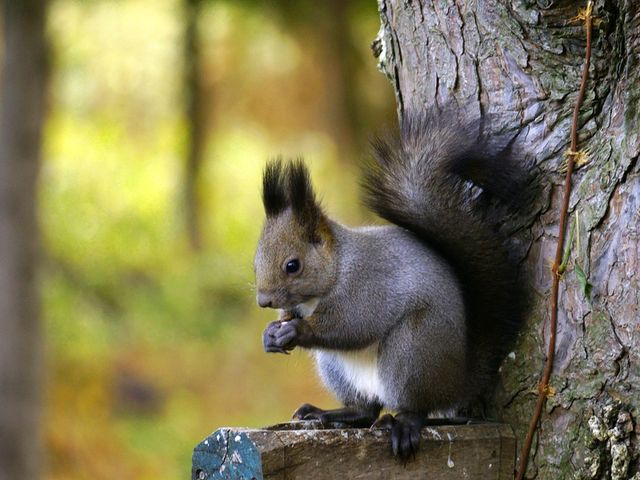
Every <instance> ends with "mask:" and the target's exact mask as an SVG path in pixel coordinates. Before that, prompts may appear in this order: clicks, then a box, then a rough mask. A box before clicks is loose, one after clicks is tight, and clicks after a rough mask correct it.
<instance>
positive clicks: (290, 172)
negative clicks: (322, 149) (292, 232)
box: [286, 158, 324, 242]
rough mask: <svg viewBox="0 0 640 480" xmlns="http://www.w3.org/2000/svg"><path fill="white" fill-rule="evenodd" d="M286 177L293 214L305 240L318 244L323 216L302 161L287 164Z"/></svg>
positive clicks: (307, 171)
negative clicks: (304, 235) (303, 231)
mask: <svg viewBox="0 0 640 480" xmlns="http://www.w3.org/2000/svg"><path fill="white" fill-rule="evenodd" d="M286 176H287V180H288V183H289V185H288V187H289V198H290V200H291V209H292V210H293V214H294V216H295V217H296V219H297V220H298V223H299V224H300V225H301V226H302V227H303V228H304V230H305V232H306V235H307V238H309V239H310V240H311V241H313V242H319V241H320V237H319V231H320V224H321V222H322V219H323V217H324V215H323V213H322V208H321V207H320V204H319V203H318V201H317V200H316V196H315V194H314V192H313V187H312V185H311V177H310V175H309V170H308V169H307V166H306V165H305V164H304V162H303V161H302V159H300V158H298V159H296V160H292V161H290V162H289V163H288V164H287V174H286Z"/></svg>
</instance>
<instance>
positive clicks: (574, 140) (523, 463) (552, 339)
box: [515, 0, 593, 480]
mask: <svg viewBox="0 0 640 480" xmlns="http://www.w3.org/2000/svg"><path fill="white" fill-rule="evenodd" d="M592 8H593V5H592V2H591V0H589V2H588V3H587V8H586V10H585V11H584V13H583V14H581V15H579V17H578V18H579V19H580V20H584V22H585V27H586V30H587V47H586V52H585V60H584V65H583V68H582V79H581V81H580V91H579V92H578V98H577V99H576V105H575V108H574V109H573V121H572V124H571V147H570V149H569V152H568V155H567V173H566V176H565V181H564V197H563V201H562V209H561V211H560V228H559V232H558V244H557V246H556V257H555V260H554V262H553V266H552V268H551V271H552V274H553V284H552V287H551V319H550V322H549V348H548V351H547V361H546V363H545V366H544V372H543V374H542V380H541V381H540V384H539V385H538V400H537V402H536V406H535V409H534V412H533V415H532V417H531V421H530V423H529V430H528V432H527V436H526V438H525V441H524V445H523V446H522V452H521V453H520V465H519V467H518V471H517V473H516V477H515V478H516V480H523V478H524V474H525V472H526V470H527V463H528V460H529V452H530V450H531V443H532V441H533V436H534V434H535V432H536V429H537V427H538V422H539V421H540V415H541V414H542V409H543V407H544V404H545V401H546V399H547V396H548V394H549V379H550V378H551V371H552V370H553V360H554V357H555V349H556V330H557V324H558V290H559V286H560V279H561V277H562V273H561V272H560V271H559V267H560V265H561V262H562V252H563V249H564V237H565V231H566V221H567V212H568V211H569V197H570V196H571V186H572V183H571V175H572V174H573V167H574V164H575V160H576V157H577V156H578V152H577V151H576V148H577V145H578V117H579V115H580V107H581V106H582V102H583V100H584V93H585V89H586V86H587V79H588V78H589V63H590V60H591V24H592V18H591V12H592Z"/></svg>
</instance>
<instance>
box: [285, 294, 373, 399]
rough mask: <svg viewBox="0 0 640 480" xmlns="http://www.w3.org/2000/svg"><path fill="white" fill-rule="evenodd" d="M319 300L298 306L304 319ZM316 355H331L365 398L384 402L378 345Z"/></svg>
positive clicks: (348, 379) (317, 352)
mask: <svg viewBox="0 0 640 480" xmlns="http://www.w3.org/2000/svg"><path fill="white" fill-rule="evenodd" d="M318 303H319V299H318V298H313V299H311V300H309V301H307V302H305V303H301V304H299V305H297V306H296V308H297V310H298V312H300V314H301V315H302V316H303V317H308V316H309V315H311V314H312V313H313V312H314V311H315V309H316V307H317V306H318ZM315 354H316V355H331V356H332V357H333V358H334V359H335V360H336V361H337V363H338V364H340V365H341V366H342V374H343V375H344V378H345V380H346V381H347V382H348V383H349V384H351V385H352V386H353V388H354V389H355V390H356V391H358V392H359V393H360V394H361V395H362V396H363V397H365V398H367V399H371V400H378V401H383V400H384V395H383V393H384V392H383V388H382V382H381V381H380V375H379V374H378V343H377V342H376V343H374V344H373V345H371V346H369V347H367V348H363V349H362V350H351V351H339V350H316V351H315Z"/></svg>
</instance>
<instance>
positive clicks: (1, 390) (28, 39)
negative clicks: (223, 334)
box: [0, 0, 46, 480]
mask: <svg viewBox="0 0 640 480" xmlns="http://www.w3.org/2000/svg"><path fill="white" fill-rule="evenodd" d="M45 10H46V2H45V1H44V0H22V1H20V2H18V1H15V0H4V1H3V17H4V58H3V65H2V87H1V88H2V90H1V96H2V97H1V102H2V103H1V109H2V111H1V113H0V479H3V480H4V479H24V478H39V466H40V463H41V459H42V457H41V452H40V448H39V428H38V424H39V420H40V395H39V393H40V370H41V369H40V360H41V358H40V357H41V355H40V353H41V348H40V343H41V338H40V337H41V334H40V323H39V318H38V299H37V294H36V286H35V265H36V256H37V243H38V242H37V239H38V232H37V225H36V179H37V173H38V165H39V163H40V162H39V159H40V137H41V127H42V114H43V104H44V89H45V76H46V75H45V70H46V68H45V67H46V62H45V58H46V44H45V39H44V19H45Z"/></svg>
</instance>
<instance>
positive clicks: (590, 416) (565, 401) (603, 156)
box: [376, 0, 640, 479]
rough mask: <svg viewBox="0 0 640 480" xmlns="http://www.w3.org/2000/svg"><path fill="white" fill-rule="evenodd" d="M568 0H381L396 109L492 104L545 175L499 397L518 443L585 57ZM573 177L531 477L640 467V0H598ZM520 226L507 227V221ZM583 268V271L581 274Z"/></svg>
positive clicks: (381, 42)
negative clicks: (520, 324)
mask: <svg viewBox="0 0 640 480" xmlns="http://www.w3.org/2000/svg"><path fill="white" fill-rule="evenodd" d="M585 6H586V0H585V1H584V2H574V1H571V0H536V1H533V0H529V1H525V0H513V1H512V0H491V1H490V0H455V1H453V2H445V1H433V2H422V1H399V0H379V9H380V14H381V22H382V26H381V30H380V34H379V36H378V38H377V40H376V43H377V45H376V51H377V52H378V53H379V56H378V59H379V66H380V68H381V70H382V71H383V72H384V73H385V74H386V75H387V76H388V77H389V79H390V80H391V82H392V84H393V86H394V89H395V94H396V99H397V104H398V112H399V114H402V113H403V112H404V111H407V110H409V111H410V110H416V109H421V108H424V107H425V106H428V105H433V104H438V105H443V104H445V103H447V102H450V101H456V102H458V103H460V104H463V105H468V107H469V108H470V111H472V112H474V113H482V114H491V115H492V117H493V118H494V120H495V124H494V125H493V127H494V128H496V129H497V130H501V131H509V130H511V131H514V132H519V133H518V135H517V142H518V143H519V144H520V145H522V146H523V148H524V149H525V151H526V152H527V157H528V158H527V159H525V160H526V161H531V162H532V163H533V164H535V166H534V167H532V168H535V169H536V170H537V171H539V172H540V175H539V178H540V181H541V182H542V184H543V185H544V187H545V188H544V194H543V195H542V198H541V201H540V202H539V205H537V214H536V215H535V216H534V217H533V218H532V219H531V222H530V224H526V225H520V227H524V228H522V229H520V231H519V232H518V233H517V234H514V239H515V241H516V242H519V244H520V245H521V247H522V256H523V260H524V261H525V263H526V265H528V267H529V272H530V273H529V275H530V276H531V281H532V283H533V285H534V290H535V292H536V302H535V308H534V309H533V312H532V314H531V315H530V318H529V319H528V322H527V325H526V328H525V329H524V331H523V333H522V334H521V335H520V338H519V341H518V344H517V346H516V348H515V352H514V353H515V357H514V356H513V355H511V356H510V357H509V358H507V359H506V360H505V362H504V364H503V367H502V380H503V382H502V383H503V385H502V387H501V389H500V393H499V395H498V397H499V398H498V407H499V409H500V410H501V414H502V416H503V418H504V419H505V420H507V421H508V422H510V423H511V424H512V425H513V426H514V428H515V431H516V437H517V438H518V439H519V441H520V442H522V440H523V439H524V436H525V433H526V429H527V424H528V422H529V417H530V414H531V411H532V409H533V405H534V403H535V398H536V394H537V382H538V380H539V378H540V375H541V372H542V369H543V364H544V360H545V352H546V350H547V338H548V331H547V330H546V328H545V324H546V322H547V320H548V317H549V290H550V286H551V271H550V265H551V262H552V259H553V256H554V250H555V244H556V240H557V236H558V221H559V214H558V212H559V207H560V202H561V197H562V192H561V191H562V182H563V175H562V173H561V172H560V170H561V164H562V162H563V154H564V152H565V151H566V150H567V148H568V145H569V131H570V124H571V113H572V109H573V107H574V104H575V99H576V96H577V93H578V88H579V82H580V74H581V72H580V70H581V67H582V64H583V61H584V50H585V32H584V28H583V24H582V22H580V21H573V22H572V21H571V19H573V18H574V17H576V15H577V14H578V11H579V9H580V8H584V7H585ZM594 14H595V16H596V17H597V20H596V27H595V31H594V44H593V53H592V63H591V70H590V78H589V82H588V84H587V91H586V98H585V103H584V105H583V108H582V112H581V115H580V137H579V138H580V142H579V148H580V149H582V150H587V151H588V152H589V162H588V163H587V164H586V165H585V166H583V167H582V168H580V169H579V170H578V171H577V172H576V173H575V174H574V188H573V193H572V195H571V202H570V215H571V216H570V218H569V224H570V225H571V224H574V225H575V227H574V238H573V243H572V247H571V257H570V258H571V260H570V263H569V267H568V270H567V272H566V273H565V275H564V277H563V279H562V282H561V286H560V300H559V315H558V321H559V324H558V341H557V346H556V360H555V365H554V370H553V377H552V380H551V385H552V387H553V391H554V392H553V393H552V394H551V395H550V396H549V398H548V400H547V403H546V407H545V411H544V412H543V417H542V421H541V424H540V426H539V430H538V435H537V438H536V441H534V446H533V451H532V458H531V460H530V462H529V469H528V472H527V476H528V477H532V476H535V475H537V478H540V479H567V478H572V479H573V478H576V479H605V478H613V479H627V478H631V477H632V476H633V475H634V474H637V475H638V476H637V477H634V479H635V478H640V473H638V472H639V471H640V466H639V461H638V453H639V450H640V448H639V446H638V434H639V433H640V428H639V427H638V426H637V425H638V420H639V419H640V395H638V391H639V389H640V326H639V321H640V320H639V319H640V314H639V312H638V305H639V304H640V285H639V283H640V273H639V270H640V239H639V236H638V235H639V234H638V230H639V225H640V213H639V211H640V164H639V162H638V155H639V153H640V128H639V127H640V126H639V123H640V110H639V108H640V3H639V2H637V1H634V0H598V1H596V2H595V9H594ZM514 228H516V227H514ZM581 271H583V272H584V274H585V275H584V277H582V276H581V274H580V272H581Z"/></svg>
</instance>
